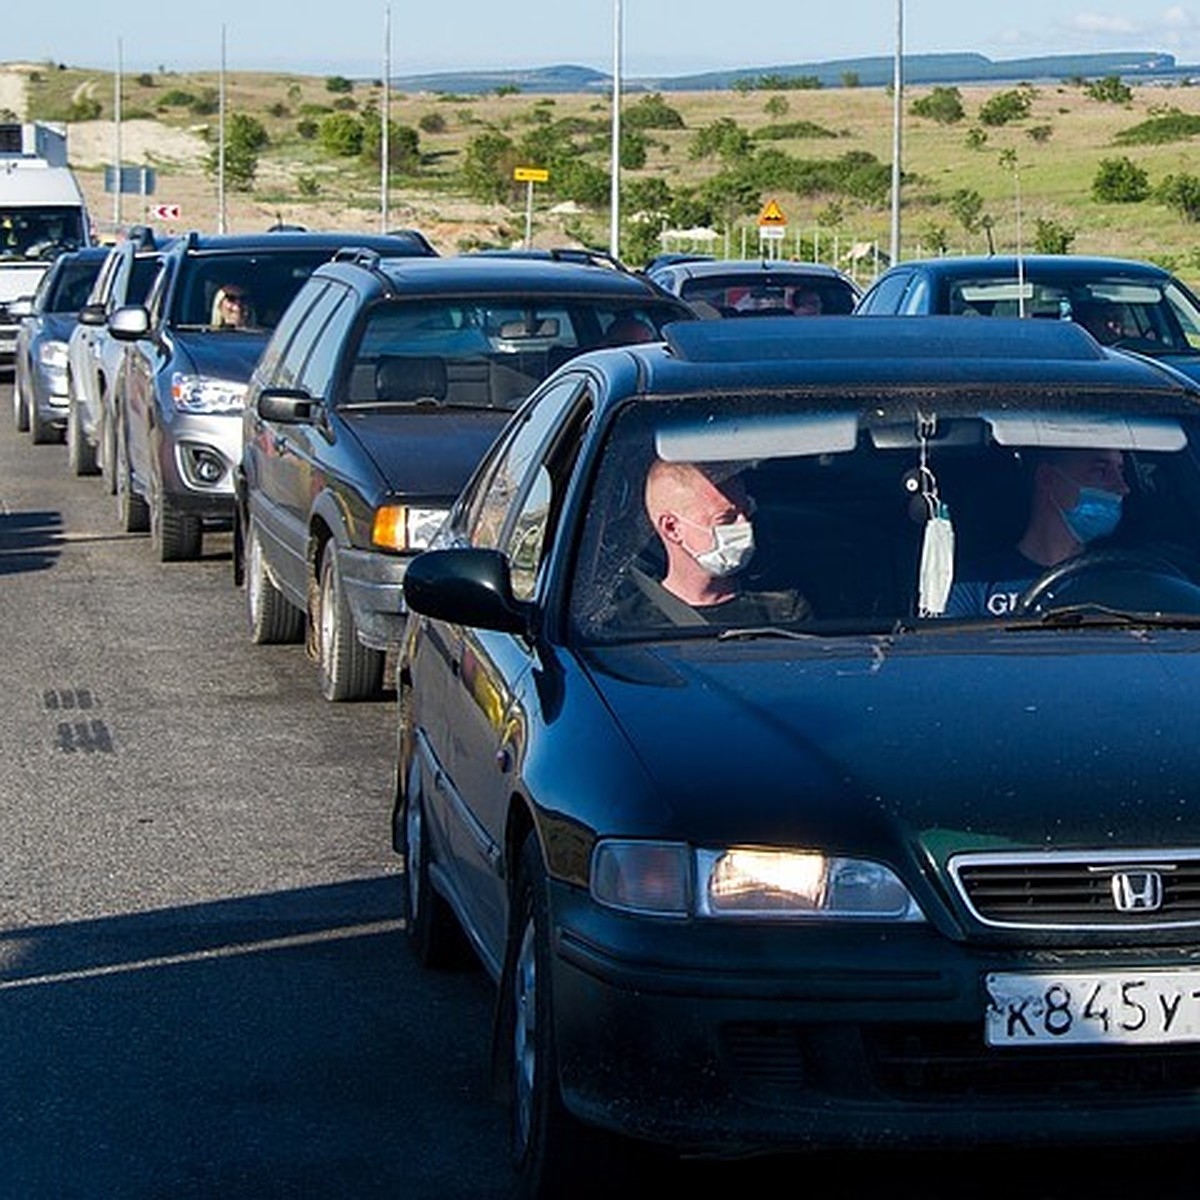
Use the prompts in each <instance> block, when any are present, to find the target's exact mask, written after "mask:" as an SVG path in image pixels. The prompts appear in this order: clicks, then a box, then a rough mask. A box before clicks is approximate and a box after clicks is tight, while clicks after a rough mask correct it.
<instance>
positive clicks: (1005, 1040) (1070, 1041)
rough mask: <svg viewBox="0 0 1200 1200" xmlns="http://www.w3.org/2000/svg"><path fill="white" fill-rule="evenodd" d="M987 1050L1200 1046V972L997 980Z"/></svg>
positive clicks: (992, 985)
mask: <svg viewBox="0 0 1200 1200" xmlns="http://www.w3.org/2000/svg"><path fill="white" fill-rule="evenodd" d="M985 983H986V984H987V990H988V1007H987V1013H986V1015H985V1020H984V1037H985V1040H986V1042H987V1044H988V1045H989V1046H1046V1045H1055V1046H1061V1045H1077V1044H1085V1043H1086V1044H1092V1045H1094V1044H1096V1043H1101V1044H1110V1045H1135V1046H1144V1045H1154V1044H1158V1043H1163V1042H1196V1041H1200V970H1186V969H1182V970H1177V971H1105V972H1101V973H1098V974H1093V975H1076V974H1072V973H1070V972H1061V971H1060V972H1054V971H1047V972H1044V973H1028V974H1011V975H1010V974H1001V973H997V974H992V975H988V976H987V978H986V980H985Z"/></svg>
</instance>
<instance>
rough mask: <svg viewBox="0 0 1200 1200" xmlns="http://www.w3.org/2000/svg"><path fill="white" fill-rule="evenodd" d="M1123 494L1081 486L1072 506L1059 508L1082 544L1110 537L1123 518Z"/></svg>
mask: <svg viewBox="0 0 1200 1200" xmlns="http://www.w3.org/2000/svg"><path fill="white" fill-rule="evenodd" d="M1121 499H1122V498H1121V496H1119V495H1118V494H1117V493H1116V492H1106V491H1105V490H1104V489H1103V488H1095V487H1080V489H1079V499H1078V500H1076V501H1075V503H1074V505H1072V507H1071V508H1063V509H1059V512H1061V513H1062V519H1063V521H1064V522H1066V526H1067V528H1068V529H1069V530H1070V531H1071V535H1072V537H1074V538H1075V540H1076V541H1077V542H1079V543H1081V544H1082V545H1084V546H1086V545H1087V544H1088V542H1094V541H1095V540H1096V539H1097V538H1102V537H1108V535H1109V534H1110V533H1112V531H1113V530H1114V529H1116V527H1117V525H1118V523H1119V522H1120V520H1121Z"/></svg>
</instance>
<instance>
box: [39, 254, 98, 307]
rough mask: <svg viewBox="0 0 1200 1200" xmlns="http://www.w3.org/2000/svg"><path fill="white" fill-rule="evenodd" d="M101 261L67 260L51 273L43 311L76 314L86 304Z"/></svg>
mask: <svg viewBox="0 0 1200 1200" xmlns="http://www.w3.org/2000/svg"><path fill="white" fill-rule="evenodd" d="M102 262H103V259H99V260H97V259H92V260H90V261H88V260H67V261H64V262H60V263H59V264H58V266H57V268H56V269H55V270H54V271H53V272H52V276H53V278H52V280H51V285H50V288H49V294H48V295H47V296H46V300H45V305H44V311H46V312H52V313H77V312H78V311H79V310H80V309H81V308H82V307H83V306H84V305H85V304H86V303H87V298H88V294H89V293H90V292H91V290H92V284H93V283H95V281H96V276H97V274H98V273H99V271H100V265H101V263H102Z"/></svg>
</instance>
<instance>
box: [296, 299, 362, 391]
mask: <svg viewBox="0 0 1200 1200" xmlns="http://www.w3.org/2000/svg"><path fill="white" fill-rule="evenodd" d="M356 315H357V308H356V306H355V303H354V296H353V293H351V292H350V291H348V290H347V289H346V288H344V287H341V286H340V285H338V284H336V283H331V284H330V285H329V289H328V291H327V292H326V293H325V295H323V296H322V297H321V299H320V301H319V302H318V303H317V304H315V305H314V306H313V309H312V311H311V312H310V314H309V320H308V323H307V326H306V328H308V329H312V330H314V331H315V333H316V336H315V337H314V338H313V339H312V341H311V342H310V348H309V352H308V357H307V358H306V359H305V361H304V365H303V367H302V368H301V371H300V378H299V381H298V382H299V386H300V387H302V388H304V390H305V391H306V392H308V394H309V395H310V396H314V397H322V398H323V397H326V396H329V395H330V394H331V392H332V390H333V373H334V371H335V369H336V368H337V365H338V361H339V355H340V354H341V351H342V349H343V347H344V346H345V344H346V335H347V333H348V332H349V329H350V326H351V325H352V324H353V322H354V318H355V316H356Z"/></svg>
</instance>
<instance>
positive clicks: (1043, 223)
mask: <svg viewBox="0 0 1200 1200" xmlns="http://www.w3.org/2000/svg"><path fill="white" fill-rule="evenodd" d="M1074 241H1075V230H1073V229H1068V228H1067V226H1065V225H1062V224H1060V223H1059V222H1058V221H1054V220H1051V219H1050V218H1048V217H1038V219H1037V222H1036V224H1035V226H1034V233H1033V249H1034V253H1035V254H1070V253H1071V246H1072V244H1073V243H1074Z"/></svg>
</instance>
